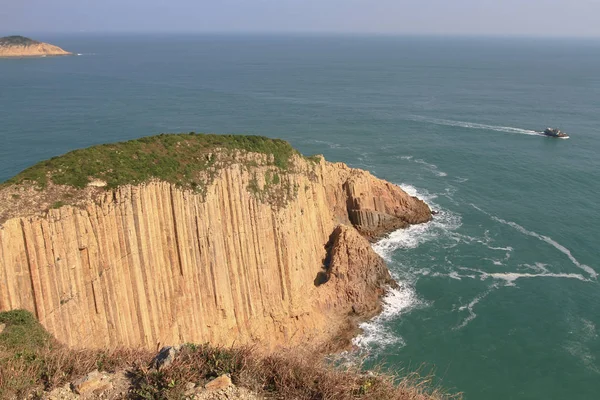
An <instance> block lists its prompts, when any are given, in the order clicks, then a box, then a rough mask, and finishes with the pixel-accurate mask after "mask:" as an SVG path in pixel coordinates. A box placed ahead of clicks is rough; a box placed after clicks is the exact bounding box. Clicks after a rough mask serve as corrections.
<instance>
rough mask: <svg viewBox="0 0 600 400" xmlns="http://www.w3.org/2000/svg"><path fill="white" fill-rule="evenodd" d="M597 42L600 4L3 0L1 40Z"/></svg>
mask: <svg viewBox="0 0 600 400" xmlns="http://www.w3.org/2000/svg"><path fill="white" fill-rule="evenodd" d="M79 31H86V32H169V31H172V32H192V31H197V32H344V33H362V32H364V33H385V34H390V33H392V34H393V33H399V34H475V35H482V34H483V35H498V34H499V35H536V36H539V35H542V36H600V0H0V33H2V34H8V33H19V34H27V33H30V32H31V33H33V32H79Z"/></svg>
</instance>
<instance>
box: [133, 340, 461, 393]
mask: <svg viewBox="0 0 600 400" xmlns="http://www.w3.org/2000/svg"><path fill="white" fill-rule="evenodd" d="M224 373H228V374H230V375H231V378H232V380H233V382H234V383H235V384H237V385H239V386H243V387H246V388H248V389H251V390H253V391H254V392H256V393H258V394H260V395H262V396H264V397H265V398H270V399H297V400H326V399H332V400H333V399H335V400H350V399H369V400H371V399H372V400H378V399H380V400H438V399H439V400H441V399H450V398H452V399H458V398H460V397H459V396H457V395H454V396H451V395H448V394H446V393H444V391H443V390H441V389H439V388H438V389H434V388H432V381H431V379H424V378H422V377H420V376H419V375H418V374H417V373H412V374H410V375H409V376H407V377H404V378H399V377H397V376H394V375H392V374H388V373H381V372H377V373H373V372H365V371H364V370H362V369H361V366H360V364H358V365H354V366H351V367H344V368H341V367H333V366H332V365H331V364H330V363H328V362H326V361H325V360H324V358H323V356H322V355H320V354H319V353H317V352H310V351H308V350H297V349H296V350H287V351H282V352H278V353H274V354H269V355H263V354H261V353H259V352H257V351H255V350H254V349H252V348H248V347H242V348H237V349H222V348H214V347H211V346H195V345H187V346H184V347H183V349H182V351H181V353H180V354H179V355H178V357H177V359H176V361H175V362H173V364H171V365H170V366H169V367H167V368H164V369H162V370H161V371H160V372H157V371H155V370H152V369H149V368H142V367H138V368H136V369H135V370H134V371H133V374H134V375H135V376H136V379H137V389H136V391H135V393H134V394H133V397H134V398H135V399H181V398H183V396H184V395H183V393H184V386H185V384H186V383H187V382H194V383H196V384H200V385H202V384H204V383H206V382H207V381H209V380H210V379H212V378H214V377H217V376H219V375H222V374H224Z"/></svg>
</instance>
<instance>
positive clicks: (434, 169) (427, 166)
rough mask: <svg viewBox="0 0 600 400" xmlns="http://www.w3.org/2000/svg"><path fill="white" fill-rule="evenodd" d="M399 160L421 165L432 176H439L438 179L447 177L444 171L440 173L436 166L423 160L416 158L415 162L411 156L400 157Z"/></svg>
mask: <svg viewBox="0 0 600 400" xmlns="http://www.w3.org/2000/svg"><path fill="white" fill-rule="evenodd" d="M400 159H401V160H405V161H413V162H415V163H417V164H421V165H423V166H424V167H425V169H427V170H428V171H429V172H431V173H432V174H434V175H436V176H439V177H444V176H448V174H447V173H445V172H444V171H440V170H439V168H438V166H437V165H435V164H431V163H428V162H427V161H425V160H423V159H422V158H417V159H416V160H414V159H413V156H400Z"/></svg>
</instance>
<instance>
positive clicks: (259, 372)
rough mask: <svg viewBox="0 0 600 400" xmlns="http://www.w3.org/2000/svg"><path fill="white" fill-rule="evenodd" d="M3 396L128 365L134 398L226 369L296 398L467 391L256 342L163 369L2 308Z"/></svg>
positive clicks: (143, 356)
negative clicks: (73, 343)
mask: <svg viewBox="0 0 600 400" xmlns="http://www.w3.org/2000/svg"><path fill="white" fill-rule="evenodd" d="M1 324H6V327H5V329H4V331H3V332H2V333H0V398H1V399H5V398H19V399H22V398H33V399H36V398H40V397H41V395H42V394H43V391H44V390H46V391H49V390H51V389H53V388H56V387H59V386H63V385H65V384H66V383H68V382H72V381H73V380H75V379H78V378H80V377H82V376H85V375H86V374H88V373H90V372H92V371H93V370H96V369H97V370H99V371H107V372H115V371H119V370H125V371H127V372H128V374H127V375H128V376H129V377H130V379H131V390H130V392H129V393H128V398H130V399H146V400H148V399H161V400H168V399H184V398H186V396H185V390H186V384H187V383H194V384H196V385H198V386H200V387H201V386H202V385H204V384H205V383H207V382H208V381H210V380H211V379H213V378H215V377H217V376H220V375H222V374H230V376H231V379H232V380H233V383H234V384H236V385H238V386H241V387H245V388H247V389H250V390H252V391H253V392H255V393H257V394H258V395H260V396H262V397H264V398H271V399H296V400H316V399H335V400H351V399H364V400H367V399H369V400H442V399H450V398H455V399H458V398H459V397H456V396H448V395H445V394H444V393H443V392H441V391H440V390H436V389H432V388H431V384H430V381H428V380H423V379H421V378H419V377H417V376H416V375H414V374H413V375H409V376H408V377H405V378H402V379H399V378H396V377H394V376H392V375H390V374H384V373H365V372H364V371H362V370H361V368H360V365H355V366H353V367H346V368H336V367H333V366H332V365H330V364H329V363H327V362H326V361H325V360H324V358H323V356H322V355H320V354H318V352H311V351H307V350H306V349H294V350H289V351H281V352H277V353H271V354H264V353H262V352H259V351H256V350H255V349H253V348H250V347H241V348H232V349H228V348H219V347H213V346H210V345H207V344H204V345H194V344H187V345H185V346H183V347H182V349H181V351H180V353H179V354H178V355H177V357H176V358H175V361H174V362H173V363H172V364H171V365H169V366H168V367H166V368H163V369H161V370H160V371H156V370H154V369H152V368H149V366H150V364H151V361H152V359H153V357H154V353H153V352H151V351H148V350H123V349H122V350H112V351H102V350H74V349H69V348H67V347H65V346H63V345H61V344H59V343H58V342H56V340H55V339H53V338H52V337H51V335H50V334H49V333H47V332H46V331H45V330H44V328H43V327H42V326H41V325H40V324H39V323H38V322H37V321H36V319H35V318H34V317H33V315H31V314H30V313H29V312H27V311H23V310H16V311H9V312H4V313H0V325H1Z"/></svg>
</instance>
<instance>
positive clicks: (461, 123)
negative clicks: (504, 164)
mask: <svg viewBox="0 0 600 400" xmlns="http://www.w3.org/2000/svg"><path fill="white" fill-rule="evenodd" d="M412 119H413V120H414V121H419V122H428V123H431V124H435V125H442V126H456V127H459V128H468V129H479V130H486V131H495V132H504V133H517V134H521V135H531V136H544V137H545V135H543V134H542V133H541V132H537V131H532V130H530V129H522V128H513V127H511V126H498V125H486V124H479V123H476V122H466V121H454V120H450V119H439V118H428V117H421V116H414V117H413V118H412Z"/></svg>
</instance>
